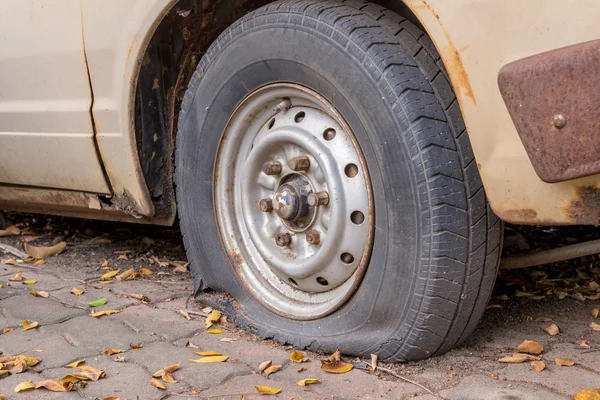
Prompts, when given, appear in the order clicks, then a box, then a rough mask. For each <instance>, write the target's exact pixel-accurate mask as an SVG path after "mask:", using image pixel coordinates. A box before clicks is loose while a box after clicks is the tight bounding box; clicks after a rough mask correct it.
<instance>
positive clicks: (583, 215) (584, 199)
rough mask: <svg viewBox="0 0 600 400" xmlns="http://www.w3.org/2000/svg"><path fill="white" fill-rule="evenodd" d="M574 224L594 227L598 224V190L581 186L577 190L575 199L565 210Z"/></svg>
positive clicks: (599, 210)
mask: <svg viewBox="0 0 600 400" xmlns="http://www.w3.org/2000/svg"><path fill="white" fill-rule="evenodd" d="M565 211H566V213H567V215H568V216H569V218H570V219H571V220H572V221H573V223H574V224H578V225H595V226H598V224H599V223H600V188H598V187H596V186H582V187H579V188H577V198H576V199H575V200H573V201H571V204H570V205H569V206H568V207H567V209H566V210H565Z"/></svg>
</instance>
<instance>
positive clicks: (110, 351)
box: [104, 348, 125, 357]
mask: <svg viewBox="0 0 600 400" xmlns="http://www.w3.org/2000/svg"><path fill="white" fill-rule="evenodd" d="M121 353H125V350H122V349H113V348H109V349H106V350H104V354H106V355H107V356H109V357H110V356H112V355H114V354H121Z"/></svg>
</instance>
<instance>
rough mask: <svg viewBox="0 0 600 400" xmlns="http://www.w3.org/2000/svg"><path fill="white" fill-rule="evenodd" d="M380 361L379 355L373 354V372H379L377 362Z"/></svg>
mask: <svg viewBox="0 0 600 400" xmlns="http://www.w3.org/2000/svg"><path fill="white" fill-rule="evenodd" d="M378 360H379V356H378V355H377V354H371V371H373V372H375V371H376V370H377V361H378Z"/></svg>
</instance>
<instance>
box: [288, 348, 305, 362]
mask: <svg viewBox="0 0 600 400" xmlns="http://www.w3.org/2000/svg"><path fill="white" fill-rule="evenodd" d="M290 361H292V362H295V363H298V364H300V363H303V362H307V361H308V359H307V358H306V357H304V354H302V353H300V352H299V351H296V350H294V351H293V352H292V354H291V355H290Z"/></svg>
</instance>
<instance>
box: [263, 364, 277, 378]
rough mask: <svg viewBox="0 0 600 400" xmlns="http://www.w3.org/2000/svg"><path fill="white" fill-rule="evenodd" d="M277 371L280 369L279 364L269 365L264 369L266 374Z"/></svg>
mask: <svg viewBox="0 0 600 400" xmlns="http://www.w3.org/2000/svg"><path fill="white" fill-rule="evenodd" d="M278 371H281V365H271V366H270V367H269V368H267V369H265V370H264V373H265V375H266V376H269V375H271V374H274V373H275V372H278Z"/></svg>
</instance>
